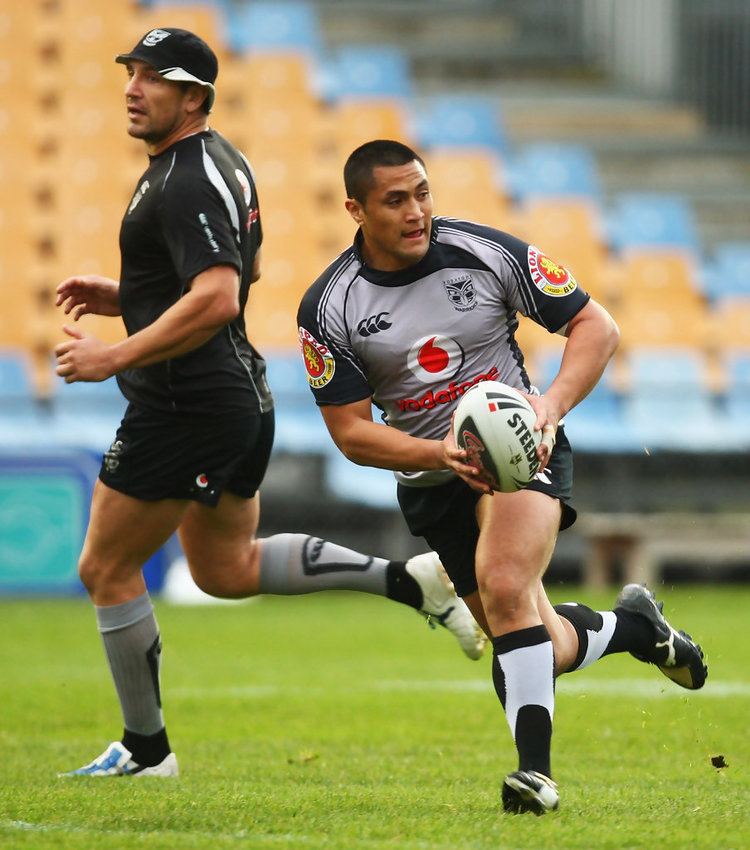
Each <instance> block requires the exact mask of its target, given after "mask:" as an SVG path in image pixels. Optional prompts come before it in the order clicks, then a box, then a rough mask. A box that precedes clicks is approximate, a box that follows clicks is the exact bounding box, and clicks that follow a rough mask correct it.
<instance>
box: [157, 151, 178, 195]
mask: <svg viewBox="0 0 750 850" xmlns="http://www.w3.org/2000/svg"><path fill="white" fill-rule="evenodd" d="M175 162H177V151H175V152H174V153H173V154H172V162H170V163H169V169H168V171H167V174H166V176H165V177H164V182H163V183H162V184H161V188H162V189H164V187H165V186H166V185H167V180H169V175H170V174H171V173H172V169H173V168H174V164H175Z"/></svg>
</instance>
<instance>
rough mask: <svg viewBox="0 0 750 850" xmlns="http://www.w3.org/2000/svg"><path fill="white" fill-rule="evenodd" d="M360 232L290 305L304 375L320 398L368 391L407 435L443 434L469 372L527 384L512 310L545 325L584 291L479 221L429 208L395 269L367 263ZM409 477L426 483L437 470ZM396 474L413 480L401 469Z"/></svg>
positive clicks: (336, 400) (580, 302)
mask: <svg viewBox="0 0 750 850" xmlns="http://www.w3.org/2000/svg"><path fill="white" fill-rule="evenodd" d="M360 238H361V237H360V235H359V234H358V235H357V238H356V239H355V242H354V245H353V246H352V247H351V248H349V249H348V250H347V251H345V252H344V253H343V254H341V256H339V257H338V259H337V260H336V261H335V262H334V263H333V264H332V265H330V266H329V267H328V268H327V269H326V270H325V272H324V273H323V274H322V275H321V276H320V277H319V278H318V279H317V280H316V281H315V283H314V284H313V285H312V286H311V287H310V289H309V290H308V291H307V293H306V294H305V296H304V298H303V300H302V303H301V305H300V309H299V313H298V325H299V334H300V345H301V348H302V354H303V358H304V362H305V368H306V370H307V377H308V382H309V384H310V386H311V388H312V391H313V394H314V396H315V399H316V401H317V403H318V404H323V405H325V404H348V403H351V402H354V401H359V400H361V399H365V398H368V397H370V396H372V398H373V401H374V403H375V404H376V405H377V406H378V407H379V408H380V409H381V410H382V412H383V420H384V421H385V422H386V423H387V424H389V425H392V426H394V427H395V428H398V429H399V430H401V431H404V432H406V433H408V434H411V435H413V436H415V437H425V438H431V439H442V438H443V437H444V436H445V434H446V433H447V431H448V428H449V426H450V418H451V413H452V412H453V410H454V408H455V406H456V404H457V402H458V398H459V397H460V396H461V395H462V394H463V393H464V392H466V390H467V389H469V387H471V386H473V385H474V384H475V383H477V382H478V381H483V380H488V379H489V380H497V381H502V382H503V383H506V384H510V385H511V386H514V387H517V388H518V389H521V390H523V391H526V392H536V389H535V388H533V387H532V385H531V383H530V381H529V378H528V376H527V373H526V370H525V368H524V360H523V354H522V352H521V350H520V349H519V347H518V344H517V343H516V340H515V331H516V329H517V327H518V319H517V313H521V314H522V315H524V316H528V317H529V318H530V319H532V320H533V321H535V322H537V323H538V324H540V325H542V327H544V328H546V329H547V330H548V331H550V332H551V333H553V332H555V331H558V330H559V329H561V328H562V327H563V326H564V325H565V324H566V323H567V322H568V321H569V320H570V319H571V318H572V317H573V316H574V315H575V314H576V313H578V311H579V310H581V308H582V307H583V306H584V305H585V304H586V303H587V301H588V300H589V296H588V295H587V293H585V292H584V291H583V290H582V289H581V288H580V287H579V286H578V284H577V283H576V281H575V279H574V278H573V276H572V275H571V274H570V273H569V272H568V271H567V270H566V269H564V268H563V267H562V266H560V265H558V264H557V263H555V262H554V261H553V260H551V259H550V258H548V257H546V256H545V255H544V254H542V253H541V252H540V251H539V250H538V249H537V248H536V247H534V246H533V245H529V244H528V243H526V242H523V241H521V240H520V239H517V238H515V237H513V236H511V235H509V234H507V233H504V232H502V231H500V230H496V229H494V228H492V227H487V226H485V225H481V224H475V223H473V222H468V221H459V220H457V219H451V218H445V217H435V218H433V220H432V233H431V239H430V246H429V248H428V251H427V253H426V254H425V256H424V257H423V258H422V259H421V260H420V261H419V262H418V263H416V264H415V265H413V266H411V267H409V268H407V269H403V270H401V271H397V272H382V271H377V270H374V269H371V268H369V267H368V266H367V265H366V264H365V263H364V260H363V259H362V255H361V253H360V250H359V241H360ZM417 477H420V478H421V479H422V483H428V479H429V482H430V483H432V481H433V479H438V478H441V477H444V473H443V472H442V471H441V472H439V473H420V474H419V475H418V476H417ZM397 478H399V480H403V482H404V483H416V482H415V480H414V479H415V476H414V474H411V473H410V474H409V475H408V476H403V475H401V474H398V475H397Z"/></svg>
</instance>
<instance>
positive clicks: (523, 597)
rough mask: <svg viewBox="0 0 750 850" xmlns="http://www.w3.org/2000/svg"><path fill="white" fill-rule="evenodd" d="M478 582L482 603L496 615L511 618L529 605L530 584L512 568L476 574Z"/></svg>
mask: <svg viewBox="0 0 750 850" xmlns="http://www.w3.org/2000/svg"><path fill="white" fill-rule="evenodd" d="M478 583H479V592H480V595H481V597H482V603H483V604H484V606H485V608H487V609H489V610H492V612H493V613H495V614H496V615H498V614H499V615H502V616H505V617H511V618H512V617H515V616H516V615H517V614H519V613H522V612H524V611H526V610H528V609H529V608H530V607H531V603H532V594H531V592H530V584H529V582H528V581H526V580H525V578H524V577H523V576H519V575H518V574H517V573H515V572H514V571H513V569H512V568H509V567H507V566H506V567H502V568H498V569H493V570H490V571H488V572H484V573H482V574H480V575H479V576H478ZM489 610H488V613H489Z"/></svg>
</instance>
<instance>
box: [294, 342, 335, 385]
mask: <svg viewBox="0 0 750 850" xmlns="http://www.w3.org/2000/svg"><path fill="white" fill-rule="evenodd" d="M299 345H300V349H301V351H302V357H303V359H304V361H305V371H306V372H307V382H308V383H309V384H310V386H311V387H313V389H316V390H319V389H320V388H321V387H324V386H325V385H326V384H327V383H329V382H330V380H331V378H333V373H334V372H335V371H336V361H335V360H334V359H333V355H332V354H331V352H330V349H329V348H328V347H327V346H325V345H323V343H322V342H318V340H317V339H315V337H314V336H313V335H312V334H311V333H310V331H308V330H305V328H300V329H299Z"/></svg>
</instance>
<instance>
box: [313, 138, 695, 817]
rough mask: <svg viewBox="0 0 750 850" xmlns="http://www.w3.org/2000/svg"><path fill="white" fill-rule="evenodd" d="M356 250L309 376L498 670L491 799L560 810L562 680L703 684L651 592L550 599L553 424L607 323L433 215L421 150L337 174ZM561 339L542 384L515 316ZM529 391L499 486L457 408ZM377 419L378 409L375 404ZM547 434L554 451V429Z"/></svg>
mask: <svg viewBox="0 0 750 850" xmlns="http://www.w3.org/2000/svg"><path fill="white" fill-rule="evenodd" d="M344 184H345V188H346V193H347V200H346V208H347V210H348V212H349V214H350V215H351V217H352V218H353V220H354V222H355V223H356V224H357V225H358V228H359V229H358V231H357V234H356V236H355V239H354V244H353V245H352V246H351V248H349V249H348V250H347V251H345V252H344V253H343V254H342V255H341V256H340V257H338V258H337V259H336V260H335V261H334V262H333V263H332V264H331V265H330V266H329V267H328V268H327V269H326V270H325V271H324V272H323V274H322V275H321V276H320V277H319V278H318V280H317V281H315V283H314V284H313V285H312V286H311V287H310V289H309V290H308V292H307V294H306V295H305V297H304V299H303V301H302V304H301V306H300V309H299V314H298V323H299V333H300V342H301V345H302V352H303V356H304V360H305V365H306V368H307V371H308V380H309V382H310V386H311V387H312V390H313V393H314V395H315V400H316V402H317V403H318V405H319V406H320V410H321V413H322V415H323V418H324V420H325V422H326V425H327V426H328V429H329V431H330V433H331V436H332V437H333V439H334V441H335V442H336V444H337V445H338V447H339V448H340V449H341V451H342V452H343V453H344V454H345V455H346V456H347V457H348V458H349V459H350V460H353V461H355V462H356V463H359V464H364V465H371V466H377V467H381V468H385V469H392V470H394V472H395V477H396V479H397V481H398V498H399V504H400V506H401V510H402V512H403V514H404V517H405V519H406V522H407V524H408V525H409V528H410V530H411V531H412V533H413V534H415V535H418V536H421V537H424V539H425V540H426V541H427V542H428V544H429V545H430V547H431V548H433V549H434V550H435V551H436V552H437V553H438V554H439V556H440V558H441V560H442V562H443V564H444V566H445V568H446V570H447V571H448V574H449V575H450V577H451V579H452V580H453V583H454V585H455V587H456V590H457V592H458V593H459V595H460V596H462V597H464V599H465V601H466V602H467V604H468V605H469V607H470V608H471V610H472V611H473V613H474V616H475V617H476V619H477V621H478V622H480V623H481V624H482V625H483V627H484V629H485V631H486V633H487V635H488V637H490V638H491V640H492V644H493V649H494V657H493V667H492V677H493V682H494V685H495V689H496V691H497V695H498V698H499V700H500V702H501V703H502V706H503V708H504V709H505V714H506V718H507V721H508V725H509V726H510V730H511V734H512V735H513V738H514V740H515V744H516V748H517V750H518V769H517V770H515V771H513V772H511V773H510V774H508V775H507V776H506V777H505V780H504V782H503V786H502V802H503V806H504V808H505V810H506V811H508V812H512V813H520V812H527V811H530V812H534V813H536V814H544V813H545V812H548V811H550V810H552V809H556V808H557V806H558V799H559V797H558V789H557V786H556V784H555V782H554V781H553V780H552V774H551V767H550V746H551V738H552V717H553V712H554V680H555V676H558V675H560V674H561V673H565V672H569V671H572V670H579V669H581V668H583V667H585V666H587V665H589V664H591V663H592V662H594V661H596V660H597V659H599V658H601V657H602V656H603V655H609V654H611V653H613V652H631V653H632V654H633V655H635V656H636V658H638V659H640V660H641V661H648V662H652V663H654V664H656V665H657V666H659V668H660V669H661V670H662V672H664V673H665V675H667V676H668V677H669V678H670V679H672V680H674V681H676V682H677V683H678V684H680V685H682V686H683V687H686V688H690V689H696V688H700V687H702V685H703V683H704V681H705V678H706V672H707V671H706V667H705V665H704V663H703V655H702V652H701V650H700V647H698V646H697V644H695V643H693V641H692V640H691V639H690V638H689V636H687V635H685V633H684V632H677V631H675V630H674V629H673V628H672V627H671V626H670V625H669V624H668V623H667V621H666V619H665V618H664V616H663V614H662V613H661V606H660V605H658V604H657V603H656V601H655V599H654V596H653V594H652V593H651V591H649V590H647V589H646V588H645V587H642V586H640V585H637V584H630V585H627V586H626V587H625V588H623V590H622V592H621V593H620V596H619V597H618V600H617V603H616V605H615V609H614V611H601V612H597V611H593V610H591V609H590V608H588V607H586V606H585V605H578V604H575V603H571V604H565V605H558V606H555V607H553V606H552V605H551V604H550V602H549V600H548V599H547V595H546V593H545V590H544V587H543V585H542V577H543V575H544V572H545V570H546V569H547V566H548V564H549V562H550V558H551V557H552V552H553V549H554V546H555V541H556V539H557V534H558V531H559V530H560V529H564V528H567V527H568V526H570V525H571V524H572V523H573V522H574V521H575V511H574V510H573V508H572V506H571V505H570V498H571V488H572V453H571V448H570V444H569V443H568V440H567V439H566V437H565V434H564V428H563V425H562V417H563V416H564V415H565V414H566V413H567V412H568V411H569V410H570V409H571V408H572V407H573V406H574V405H576V404H577V403H578V402H580V401H581V400H582V399H583V398H584V397H585V396H586V394H587V393H588V392H589V391H590V390H591V389H592V387H593V386H594V385H595V384H596V382H597V380H598V379H599V378H600V376H601V374H602V372H603V370H604V367H605V365H606V363H607V361H608V360H609V358H610V357H611V355H612V353H613V352H614V350H615V347H616V345H617V341H618V330H617V326H616V325H615V323H614V321H613V320H612V318H611V317H610V316H609V315H608V313H607V312H606V311H605V310H604V308H603V307H601V306H600V305H599V304H596V303H595V302H594V301H593V300H591V299H590V298H589V296H588V295H587V293H586V292H584V291H583V289H582V288H581V287H580V286H578V284H577V282H576V280H575V278H574V277H573V276H572V275H571V274H570V272H568V271H567V270H566V269H565V268H563V267H562V266H560V265H559V264H557V263H555V262H554V260H553V259H550V258H548V257H546V256H545V255H544V254H543V253H542V252H541V251H540V250H538V249H537V248H536V247H534V246H533V245H528V244H527V243H525V242H522V241H521V240H519V239H516V238H514V237H513V236H511V235H510V234H508V233H503V232H502V231H500V230H497V229H495V228H494V227H491V226H487V225H483V224H476V223H473V222H466V221H457V220H456V219H451V218H445V217H441V216H434V217H433V214H432V213H433V210H432V196H431V194H430V186H429V177H428V173H427V171H426V169H425V165H424V162H423V161H422V159H421V158H420V157H419V156H418V155H417V154H416V153H415V152H414V151H413V150H411V149H410V148H408V147H406V146H405V145H403V144H400V143H399V142H395V141H388V140H379V141H373V142H368V143H367V144H365V145H362V146H361V147H359V148H357V150H355V151H354V152H353V153H352V154H351V156H350V157H349V159H348V161H347V163H346V165H345V167H344ZM519 313H520V314H522V315H524V316H527V317H529V319H531V320H533V321H535V322H537V323H538V324H540V325H541V326H542V327H544V328H546V329H547V330H548V331H550V332H556V333H560V334H563V335H564V336H565V337H566V344H565V350H564V354H563V359H562V364H561V366H560V371H559V373H558V375H557V376H556V377H555V379H554V381H553V382H552V384H551V385H550V386H549V387H548V388H547V390H546V391H545V393H544V394H540V393H539V391H538V390H537V389H536V388H535V387H534V386H533V385H532V383H531V380H530V378H529V375H528V374H527V372H526V368H525V365H524V359H523V353H522V352H521V350H520V348H519V346H518V344H517V342H516V340H515V330H516V328H517V327H518V314H519ZM487 379H494V380H499V381H502V382H504V383H507V384H511V385H512V386H514V387H516V388H517V389H519V390H520V391H521V392H523V393H526V394H527V397H528V399H529V401H530V402H531V404H532V406H533V407H534V410H535V411H536V413H537V422H536V428H537V430H542V431H544V432H546V434H547V437H548V442H549V443H551V444H552V445H553V446H554V448H553V449H552V451H551V453H550V450H549V447H548V445H547V444H545V442H544V441H543V442H542V445H541V446H540V448H539V449H538V453H539V458H540V468H539V472H538V474H537V476H536V479H535V480H534V481H533V482H532V483H531V484H530V485H529V486H528V487H527V488H526V489H524V490H520V491H518V492H516V493H493V492H492V491H491V490H490V488H489V486H488V484H487V482H485V481H483V480H482V478H481V475H480V474H479V470H477V469H476V468H475V467H472V466H471V465H470V462H469V460H467V457H466V453H465V452H464V451H462V450H459V449H458V447H457V446H456V443H455V441H454V439H453V435H452V428H451V427H450V425H451V415H452V412H453V410H454V409H455V406H456V404H457V403H458V398H459V397H460V395H461V393H463V392H465V391H466V390H467V389H468V388H469V387H471V386H472V385H473V384H475V383H477V382H479V381H483V380H487ZM373 402H374V403H375V405H376V406H378V407H379V408H380V409H381V410H382V412H383V420H384V423H385V424H383V423H380V422H374V421H373V419H372V404H373ZM555 435H556V438H557V442H556V445H555V443H554V442H552V437H554V436H555Z"/></svg>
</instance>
